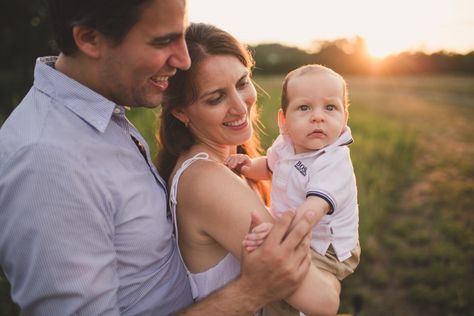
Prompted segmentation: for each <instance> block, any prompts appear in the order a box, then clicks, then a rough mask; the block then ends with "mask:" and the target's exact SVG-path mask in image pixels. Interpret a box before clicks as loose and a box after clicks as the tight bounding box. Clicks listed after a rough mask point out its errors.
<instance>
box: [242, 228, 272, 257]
mask: <svg viewBox="0 0 474 316" xmlns="http://www.w3.org/2000/svg"><path fill="white" fill-rule="evenodd" d="M272 227H273V224H272V223H262V224H260V225H258V226H255V227H254V228H253V229H252V231H251V232H250V233H248V234H247V235H245V237H244V240H243V241H242V245H243V246H244V248H245V250H247V251H248V252H252V251H254V250H255V249H257V247H258V246H260V245H261V244H262V243H263V242H264V241H265V238H267V235H268V233H270V230H271V229H272Z"/></svg>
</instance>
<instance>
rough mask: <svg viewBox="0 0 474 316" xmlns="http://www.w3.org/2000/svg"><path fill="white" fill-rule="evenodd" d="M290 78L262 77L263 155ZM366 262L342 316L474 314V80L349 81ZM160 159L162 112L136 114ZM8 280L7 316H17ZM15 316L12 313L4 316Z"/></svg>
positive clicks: (1, 298) (351, 283)
mask: <svg viewBox="0 0 474 316" xmlns="http://www.w3.org/2000/svg"><path fill="white" fill-rule="evenodd" d="M282 79H283V76H271V77H257V78H255V81H256V82H257V84H258V85H260V86H261V87H262V88H263V89H264V90H265V91H266V92H265V93H264V92H263V91H260V92H259V104H260V113H261V121H262V124H263V131H264V133H265V134H264V135H263V136H262V140H263V145H264V147H268V146H269V145H270V144H271V142H272V141H273V140H274V138H275V137H276V136H277V133H278V127H277V124H276V113H277V111H278V108H279V101H280V100H279V98H280V87H281V81H282ZM347 81H348V84H349V95H350V99H351V106H350V115H349V125H350V126H351V129H352V133H353V136H354V140H355V142H354V144H352V145H351V146H350V149H351V156H352V160H353V163H354V168H355V173H356V176H357V184H358V196H359V210H360V241H361V247H362V258H361V263H360V265H359V267H358V269H357V270H356V272H355V273H354V274H353V275H351V276H349V277H348V278H347V279H346V280H344V282H343V289H342V293H341V307H340V311H339V312H340V313H351V312H354V311H355V310H354V308H355V306H356V305H357V309H358V308H359V307H360V306H361V312H360V313H358V315H408V316H410V315H474V311H473V306H474V305H473V303H472V302H474V282H473V281H472V280H474V146H473V140H472V137H473V136H474V125H473V123H472V121H473V120H474V77H452V76H444V77H440V76H431V77H385V78H377V77H373V78H371V77H348V78H347ZM128 116H129V118H130V120H131V121H132V122H133V123H134V124H135V125H136V126H137V127H138V128H139V130H140V131H141V132H142V134H143V135H144V136H145V138H146V140H147V141H148V143H149V145H150V148H151V151H152V153H154V154H156V145H155V138H154V133H155V122H156V112H154V111H150V110H144V109H134V110H131V111H129V114H128ZM7 291H8V284H7V283H6V281H5V280H2V279H1V275H0V314H2V315H8V314H13V312H16V311H17V310H16V309H15V308H14V307H13V305H12V304H11V302H10V301H9V297H8V294H7ZM5 313H7V314H5Z"/></svg>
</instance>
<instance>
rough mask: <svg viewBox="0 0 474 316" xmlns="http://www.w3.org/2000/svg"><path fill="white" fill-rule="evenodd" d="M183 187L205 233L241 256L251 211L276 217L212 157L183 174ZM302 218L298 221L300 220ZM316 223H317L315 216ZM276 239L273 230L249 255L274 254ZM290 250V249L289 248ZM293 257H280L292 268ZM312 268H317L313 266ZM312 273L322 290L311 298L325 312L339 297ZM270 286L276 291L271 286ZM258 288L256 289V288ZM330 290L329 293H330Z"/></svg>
mask: <svg viewBox="0 0 474 316" xmlns="http://www.w3.org/2000/svg"><path fill="white" fill-rule="evenodd" d="M181 185H182V186H181ZM179 190H180V193H179V194H178V196H181V198H182V199H180V203H185V204H187V205H188V206H189V207H188V208H187V209H190V210H192V213H193V214H192V215H191V216H192V221H193V223H195V224H196V225H199V229H202V231H203V232H205V234H207V235H209V236H210V237H212V238H213V239H214V240H215V241H216V242H217V243H219V244H220V245H221V246H222V247H223V248H225V249H227V250H228V251H230V252H232V253H233V254H234V255H235V256H236V257H238V258H242V251H241V242H242V240H243V238H244V236H245V234H246V233H247V232H248V228H249V225H250V218H251V212H252V211H255V212H256V214H258V216H260V217H261V218H262V219H263V221H267V222H268V221H273V218H272V217H271V215H270V214H269V212H268V211H267V209H266V208H265V206H264V205H263V204H262V203H261V200H260V198H259V196H258V195H257V194H256V193H255V192H254V191H253V190H252V189H250V187H249V186H248V185H246V184H245V182H244V181H242V179H240V178H239V177H237V176H236V175H235V174H234V173H233V172H232V171H230V170H229V169H228V168H226V167H225V166H224V165H222V164H218V163H215V162H209V161H200V162H196V163H195V165H193V166H191V167H190V168H189V172H188V171H187V172H186V173H185V174H183V176H182V178H181V181H180V188H179ZM191 206H193V207H191ZM313 216H314V214H313ZM303 218H304V217H303ZM300 222H301V221H298V223H300ZM312 223H313V225H314V224H315V220H314V217H313V219H312ZM297 225H298V224H296V225H295V226H293V230H295V229H296V230H299V229H302V228H298V227H299V226H297ZM272 232H273V229H272ZM305 234H307V239H308V240H307V241H306V242H307V243H309V238H310V235H311V232H310V231H305ZM275 239H277V237H275V236H274V235H272V234H270V235H269V236H267V238H266V240H265V242H264V243H263V244H262V246H261V247H259V248H258V249H257V250H255V251H254V252H255V254H254V252H252V253H250V254H248V256H256V257H259V256H263V257H266V256H268V255H270V251H272V250H271V249H270V248H269V246H266V247H265V245H272V247H275V246H274V245H275V244H277V245H278V244H279V243H280V242H281V240H280V241H276V240H275ZM276 247H278V246H276ZM305 249H306V251H307V253H306V255H308V254H309V246H307V247H306V248H305ZM286 251H289V250H288V249H286ZM244 258H245V256H244ZM260 260H262V261H261V264H264V263H265V261H264V260H266V259H264V258H260ZM291 260H292V259H291V255H288V253H287V254H286V255H285V256H282V257H280V258H279V259H278V260H277V261H279V264H281V265H285V266H286V268H288V269H294V265H291V266H290V265H288V263H287V262H288V261H291ZM276 266H278V265H276ZM310 269H315V268H314V267H312V266H311V267H310ZM318 272H319V273H318ZM309 276H310V284H312V285H313V284H314V285H316V287H317V288H318V289H319V290H318V293H315V296H314V297H312V298H311V303H312V305H313V306H317V308H318V309H319V308H320V310H321V312H325V311H327V310H328V308H327V306H328V305H330V307H331V306H332V305H333V303H334V300H335V299H334V298H333V295H332V293H328V292H330V291H329V289H327V290H328V291H326V286H327V282H326V280H325V279H324V277H323V275H322V274H321V273H320V271H315V272H314V271H313V272H312V273H311V274H309V275H308V276H307V277H309ZM257 286H258V283H255V284H253V287H252V288H254V287H257ZM266 289H267V290H269V291H270V292H271V291H272V289H271V288H266ZM256 290H257V289H253V290H252V291H256ZM326 293H328V294H327V295H326ZM337 300H338V296H337ZM288 302H289V303H290V304H295V303H296V302H295V301H293V300H292V298H291V297H290V298H289V299H288ZM299 303H300V302H299V301H298V304H295V307H296V308H300V307H301V306H300V304H299ZM337 303H338V302H337ZM329 309H330V310H332V309H331V308H329ZM336 311H337V308H336Z"/></svg>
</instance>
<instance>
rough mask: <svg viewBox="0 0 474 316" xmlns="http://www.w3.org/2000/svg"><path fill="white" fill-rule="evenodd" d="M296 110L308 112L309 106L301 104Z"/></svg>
mask: <svg viewBox="0 0 474 316" xmlns="http://www.w3.org/2000/svg"><path fill="white" fill-rule="evenodd" d="M298 108H299V110H300V111H308V110H309V106H308V105H306V104H302V105H300V106H299V107H298Z"/></svg>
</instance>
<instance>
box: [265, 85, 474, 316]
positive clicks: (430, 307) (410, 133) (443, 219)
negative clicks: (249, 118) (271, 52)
mask: <svg viewBox="0 0 474 316" xmlns="http://www.w3.org/2000/svg"><path fill="white" fill-rule="evenodd" d="M281 79H282V78H281V77H265V78H256V81H257V82H258V83H259V85H260V86H262V87H263V88H264V89H265V90H266V91H267V92H268V94H269V96H270V97H265V96H262V98H261V101H262V102H261V103H262V104H261V105H262V107H263V109H262V121H263V123H264V125H265V131H267V133H268V136H267V137H266V138H265V144H268V142H269V141H270V140H271V139H273V138H274V136H275V135H276V132H277V128H276V125H275V118H276V115H275V113H276V110H277V107H278V103H279V90H280V82H281ZM347 81H348V84H349V95H350V99H351V106H350V116H349V117H350V118H349V125H350V126H351V129H352V132H353V136H354V139H355V142H354V144H353V145H351V147H350V148H351V155H352V159H353V163H354V167H355V172H356V176H357V183H358V190H359V191H358V192H359V194H358V195H359V209H360V240H361V246H362V260H361V264H360V266H359V268H358V270H357V271H356V273H355V274H354V275H352V276H350V277H348V278H347V279H346V281H345V282H344V283H343V291H342V304H341V308H340V312H341V313H342V312H349V313H353V312H354V306H361V312H360V313H358V315H474V310H473V307H474V303H473V302H474V282H473V281H472V280H474V146H473V145H474V142H473V140H472V137H473V136H474V127H473V126H474V124H473V122H472V121H473V120H474V78H472V77H397V78H376V77H373V78H370V77H348V78H347Z"/></svg>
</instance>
